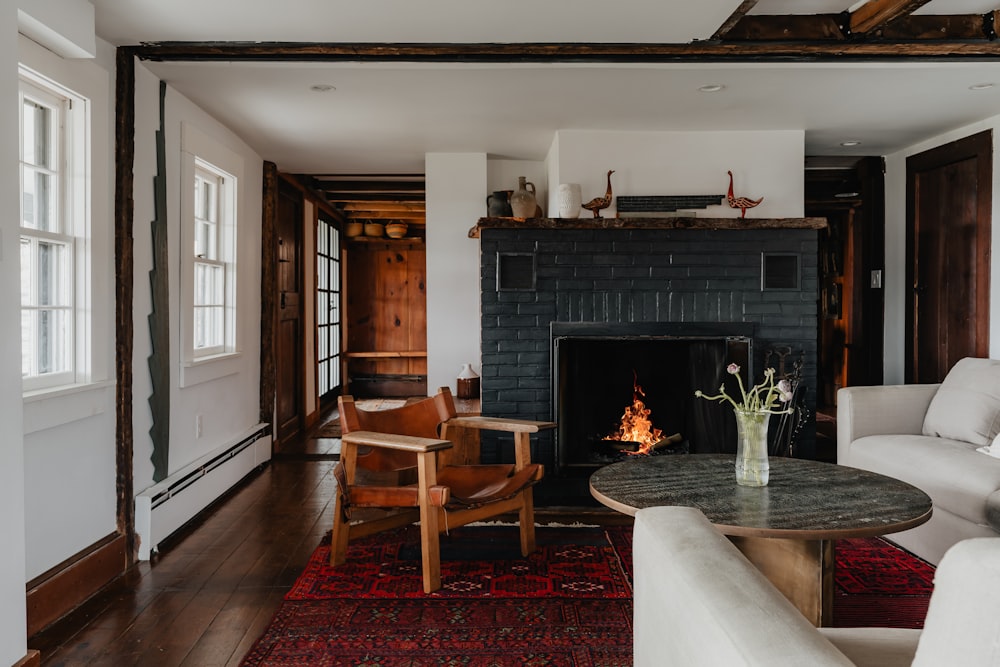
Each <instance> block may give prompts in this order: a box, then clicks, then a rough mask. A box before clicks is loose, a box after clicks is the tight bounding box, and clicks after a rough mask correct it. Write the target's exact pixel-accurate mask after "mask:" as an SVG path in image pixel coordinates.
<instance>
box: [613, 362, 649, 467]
mask: <svg viewBox="0 0 1000 667" xmlns="http://www.w3.org/2000/svg"><path fill="white" fill-rule="evenodd" d="M645 396H646V393H645V392H644V391H643V390H642V387H640V386H639V383H638V381H637V380H636V378H635V377H633V379H632V405H630V406H628V407H626V408H625V414H623V415H622V420H621V424H620V425H619V426H618V432H617V433H613V434H611V435H609V436H608V437H607V438H606V439H607V440H619V441H624V442H635V443H638V445H639V449H638V451H635V452H629V453H630V454H649V453H650V452H651V451H652V450H653V448H654V447H655V446H656V444H657V443H659V442H660V441H661V440H663V431H661V430H660V429H658V428H656V427H654V426H653V422H652V420H650V418H649V414H650V412H652V410H650V409H649V408H647V407H646V404H645V403H643V402H642V398H643V397H645Z"/></svg>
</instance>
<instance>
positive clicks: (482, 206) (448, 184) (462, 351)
mask: <svg viewBox="0 0 1000 667" xmlns="http://www.w3.org/2000/svg"><path fill="white" fill-rule="evenodd" d="M425 172H426V179H427V180H426V183H427V195H426V196H427V201H426V204H427V389H428V391H429V392H430V393H431V394H433V393H434V392H435V391H437V388H438V387H451V388H452V390H453V391H455V389H456V386H455V379H456V378H457V377H458V374H459V372H460V371H461V370H462V364H468V363H471V364H472V365H473V368H475V370H476V372H477V373H478V372H479V370H480V341H479V330H480V319H479V239H470V238H469V229H471V228H472V227H474V226H475V224H476V221H477V220H479V218H481V217H483V216H484V215H486V196H487V194H488V192H487V185H486V183H487V163H486V154H485V153H428V154H427V156H426V158H425ZM515 182H516V180H515ZM495 189H499V187H497V188H495ZM506 189H509V188H506Z"/></svg>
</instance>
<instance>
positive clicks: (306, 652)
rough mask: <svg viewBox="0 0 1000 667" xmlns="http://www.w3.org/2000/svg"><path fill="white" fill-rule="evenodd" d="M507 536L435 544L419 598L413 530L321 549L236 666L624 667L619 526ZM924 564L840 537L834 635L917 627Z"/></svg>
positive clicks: (622, 532)
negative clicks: (428, 583)
mask: <svg viewBox="0 0 1000 667" xmlns="http://www.w3.org/2000/svg"><path fill="white" fill-rule="evenodd" d="M537 542H538V550H537V551H536V552H535V553H534V554H532V555H531V556H529V557H528V558H522V557H521V555H520V552H519V547H518V544H519V542H518V537H517V529H516V528H514V527H509V526H486V527H465V528H461V529H458V530H455V531H452V534H451V536H450V537H444V536H443V537H442V545H441V551H442V563H441V571H442V588H441V590H439V591H435V592H434V593H431V594H429V595H427V594H424V593H423V590H422V588H421V579H420V546H419V535H418V534H417V532H416V529H415V528H413V527H409V528H404V529H401V530H398V531H393V532H391V533H385V534H382V535H377V536H373V537H371V538H366V539H364V540H358V541H357V542H354V543H352V544H351V546H350V548H349V553H348V564H347V565H344V566H341V567H340V568H337V569H335V570H334V569H331V568H330V567H329V566H328V565H327V560H328V558H329V543H328V539H327V540H324V542H323V544H321V545H320V547H319V548H318V549H317V550H316V552H315V553H314V554H313V556H312V558H311V559H310V561H309V563H308V565H307V566H306V569H305V571H304V572H303V574H302V575H301V576H300V577H299V579H298V580H297V581H296V582H295V584H294V585H293V587H292V589H291V591H289V592H288V594H287V595H286V597H285V601H284V602H283V603H282V605H281V607H280V608H279V609H278V612H277V613H276V614H275V616H274V619H273V620H272V621H271V624H270V626H269V627H268V629H267V631H266V632H265V633H264V635H263V636H262V637H261V638H260V639H259V640H258V641H257V643H256V644H255V645H254V647H253V648H252V649H251V651H250V652H249V653H248V654H247V655H246V657H245V658H244V659H243V662H242V663H241V664H242V665H243V666H244V667H292V666H293V665H294V666H304V665H309V666H333V665H380V666H395V665H407V666H415V665H463V666H466V665H467V666H470V667H477V666H483V667H486V666H490V667H502V666H505V665H547V666H549V665H552V666H557V665H567V666H589V665H609V666H614V665H630V664H631V661H632V584H631V581H632V572H631V564H632V552H631V546H632V544H631V529H629V528H608V529H603V528H552V527H542V528H539V529H538V531H537ZM932 579H933V567H932V566H930V565H928V564H926V563H924V562H923V561H920V560H919V559H917V558H916V557H914V556H912V555H910V554H908V553H906V552H905V551H903V550H901V549H898V548H896V547H894V546H893V545H890V544H889V543H887V542H885V541H884V540H880V539H867V540H841V541H840V542H838V548H837V577H836V597H835V599H834V619H835V625H838V626H891V627H921V626H922V624H923V618H924V615H925V614H926V610H927V599H928V597H929V595H930V590H931V581H932Z"/></svg>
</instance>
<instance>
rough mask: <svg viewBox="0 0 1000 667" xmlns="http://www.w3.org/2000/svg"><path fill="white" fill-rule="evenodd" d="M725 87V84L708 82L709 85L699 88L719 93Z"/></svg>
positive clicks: (704, 91) (703, 90) (702, 90)
mask: <svg viewBox="0 0 1000 667" xmlns="http://www.w3.org/2000/svg"><path fill="white" fill-rule="evenodd" d="M724 88H725V86H723V85H721V84H718V83H710V84H707V85H704V86H701V87H699V88H698V90H700V91H701V92H703V93H717V92H719V91H720V90H722V89H724Z"/></svg>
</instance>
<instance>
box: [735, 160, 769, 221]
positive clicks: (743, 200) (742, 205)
mask: <svg viewBox="0 0 1000 667" xmlns="http://www.w3.org/2000/svg"><path fill="white" fill-rule="evenodd" d="M726 173H727V174H729V192H727V193H726V201H727V202H729V208H738V209H740V217H741V218H745V217H747V209H748V208H753V207H754V206H756V205H757V204H759V203H761V202H762V201H764V198H763V197H761V198H760V199H757V200H756V201H755V200H753V199H750V198H748V197H734V196H733V172H731V171H727V172H726Z"/></svg>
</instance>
